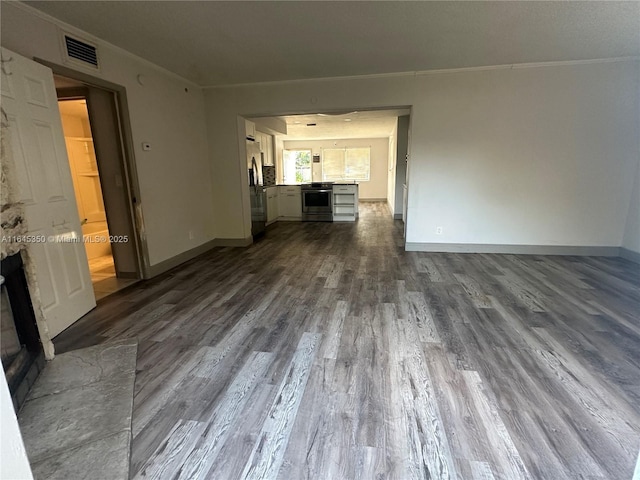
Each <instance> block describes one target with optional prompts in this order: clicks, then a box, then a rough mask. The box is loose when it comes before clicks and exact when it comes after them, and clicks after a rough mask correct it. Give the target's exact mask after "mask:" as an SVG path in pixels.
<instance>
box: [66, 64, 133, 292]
mask: <svg viewBox="0 0 640 480" xmlns="http://www.w3.org/2000/svg"><path fill="white" fill-rule="evenodd" d="M54 80H55V84H56V91H57V94H58V106H59V110H60V117H61V121H62V128H63V133H64V137H65V143H66V148H67V156H68V159H69V167H70V171H71V177H72V180H73V189H74V193H75V198H76V204H77V211H78V216H79V220H80V224H81V229H82V232H80V233H81V235H82V238H83V243H84V249H85V252H86V256H87V261H88V266H89V271H90V274H91V282H92V286H93V290H94V294H95V297H96V300H100V299H102V298H105V297H107V296H109V295H111V294H113V293H115V292H117V291H120V290H122V289H123V288H126V287H128V286H129V285H131V284H133V283H135V282H137V281H138V280H139V279H140V278H141V277H142V275H141V270H140V268H139V266H140V261H139V255H138V251H137V248H136V230H135V226H134V222H133V218H134V217H133V214H132V200H135V198H133V199H132V198H131V196H130V194H129V192H130V190H129V189H128V188H127V186H128V176H127V173H126V172H127V168H126V160H125V155H124V149H123V147H122V139H121V132H120V125H119V122H118V120H119V118H118V111H117V106H116V98H115V92H112V91H108V90H105V89H103V88H97V87H94V86H92V85H90V84H86V83H83V82H80V81H76V80H74V79H71V78H67V77H63V76H60V75H54Z"/></svg>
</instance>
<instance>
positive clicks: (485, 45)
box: [25, 1, 640, 86]
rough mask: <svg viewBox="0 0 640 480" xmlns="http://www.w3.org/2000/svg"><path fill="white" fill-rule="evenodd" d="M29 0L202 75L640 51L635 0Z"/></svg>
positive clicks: (231, 77)
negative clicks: (366, 0) (526, 0)
mask: <svg viewBox="0 0 640 480" xmlns="http://www.w3.org/2000/svg"><path fill="white" fill-rule="evenodd" d="M25 3H26V4H28V5H31V6H33V7H35V8H37V9H39V10H41V11H43V12H45V13H48V14H50V15H52V16H53V17H56V18H58V19H60V20H63V21H64V22H67V23H69V24H71V25H74V26H76V27H78V28H80V29H83V30H85V31H87V32H89V33H91V34H93V35H95V36H97V37H99V38H101V39H104V40H106V41H108V42H110V43H112V44H114V45H117V46H119V47H121V48H124V49H126V50H128V51H130V52H132V53H134V54H136V55H138V56H140V57H143V58H145V59H147V60H150V61H151V62H154V63H156V64H157V65H160V66H162V67H164V68H166V69H168V70H170V71H172V72H174V73H176V74H178V75H180V76H182V77H184V78H187V79H190V80H192V81H193V82H195V83H197V84H199V85H202V86H214V85H226V84H237V83H252V82H265V81H276V80H292V79H308V78H319V77H336V76H349V75H365V74H381V73H391V72H410V71H422V70H432V69H449V68H463V67H475V66H486V65H509V64H513V63H529V62H548V61H563V60H585V59H595V58H609V57H621V56H638V55H640V3H639V2H610V1H602V2H588V1H578V2H553V1H551V2H547V1H542V2H523V1H520V2H518V1H514V2H478V1H471V2H454V1H451V2H431V1H418V2H404V1H390V2H378V1H371V2H360V1H359V2H351V1H333V2H327V1H317V2H316V1H285V2H270V1H263V2H260V1H258V2H244V1H240V2H234V1H231V2H218V1H208V2H207V1H201V2H192V1H160V2H158V1H55V2H51V1H28V2H25Z"/></svg>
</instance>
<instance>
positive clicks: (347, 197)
mask: <svg viewBox="0 0 640 480" xmlns="http://www.w3.org/2000/svg"><path fill="white" fill-rule="evenodd" d="M357 217H358V185H339V184H334V185H333V221H334V222H355V220H356V218H357Z"/></svg>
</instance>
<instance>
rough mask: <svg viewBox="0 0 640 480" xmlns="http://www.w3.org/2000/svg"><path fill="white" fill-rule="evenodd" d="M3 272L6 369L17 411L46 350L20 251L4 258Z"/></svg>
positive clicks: (0, 334)
mask: <svg viewBox="0 0 640 480" xmlns="http://www.w3.org/2000/svg"><path fill="white" fill-rule="evenodd" d="M0 273H1V277H0V283H1V284H2V285H1V286H0V289H1V292H0V302H1V308H2V311H1V315H2V316H1V317H0V324H1V330H0V345H1V359H2V368H3V369H4V373H5V376H6V377H7V384H8V385H9V391H10V392H11V398H12V400H13V405H14V408H15V409H16V412H17V411H18V410H19V409H20V407H21V406H22V404H23V403H24V400H25V398H26V396H27V393H28V392H29V389H30V388H31V386H32V385H33V383H34V382H35V380H36V378H37V377H38V374H39V373H40V371H42V368H43V367H44V351H43V349H42V344H41V343H40V335H39V332H38V325H37V323H36V316H35V314H34V311H33V306H32V304H31V297H30V295H29V287H28V286H27V279H26V277H25V274H24V268H23V264H22V257H21V256H20V253H16V254H15V255H11V256H9V257H7V258H5V259H4V260H2V265H1V272H0Z"/></svg>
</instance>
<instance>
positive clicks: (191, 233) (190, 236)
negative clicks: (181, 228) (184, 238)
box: [189, 230, 194, 240]
mask: <svg viewBox="0 0 640 480" xmlns="http://www.w3.org/2000/svg"><path fill="white" fill-rule="evenodd" d="M193 237H194V235H193V230H189V240H193Z"/></svg>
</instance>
